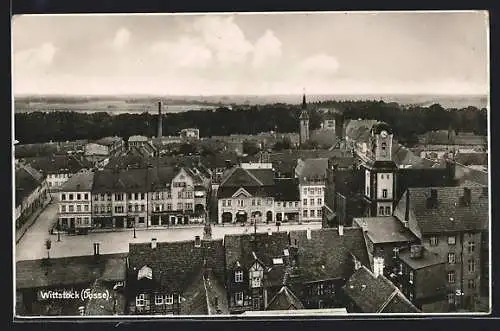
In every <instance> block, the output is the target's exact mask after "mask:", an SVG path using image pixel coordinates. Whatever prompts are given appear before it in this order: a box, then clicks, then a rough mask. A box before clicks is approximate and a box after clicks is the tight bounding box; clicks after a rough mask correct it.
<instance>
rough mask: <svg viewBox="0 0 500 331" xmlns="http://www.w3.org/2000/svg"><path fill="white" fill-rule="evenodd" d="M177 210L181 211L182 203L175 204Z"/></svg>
mask: <svg viewBox="0 0 500 331" xmlns="http://www.w3.org/2000/svg"><path fill="white" fill-rule="evenodd" d="M177 210H182V202H179V203H177Z"/></svg>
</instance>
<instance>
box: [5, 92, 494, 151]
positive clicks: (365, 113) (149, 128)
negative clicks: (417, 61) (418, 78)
mask: <svg viewBox="0 0 500 331" xmlns="http://www.w3.org/2000/svg"><path fill="white" fill-rule="evenodd" d="M325 107H334V108H337V109H339V110H341V111H342V112H343V114H344V118H345V119H358V118H362V119H377V120H381V121H385V122H387V123H388V124H390V125H391V126H392V127H393V128H394V130H395V134H396V136H397V137H398V139H399V140H400V141H401V142H406V143H408V144H411V143H412V142H415V141H416V137H417V135H418V134H421V133H424V132H427V131H430V130H445V129H448V128H450V127H452V128H454V129H456V130H458V131H473V132H475V133H476V134H480V135H486V134H487V110H486V109H477V108H475V107H468V108H464V109H444V108H443V107H441V106H440V105H438V104H434V105H432V106H430V107H419V106H416V107H403V106H400V105H398V104H396V103H385V102H383V101H344V102H333V101H330V102H321V103H316V104H313V105H311V111H310V114H311V115H310V118H311V120H310V126H311V129H316V128H318V127H319V126H320V122H321V114H320V113H319V112H318V111H317V110H316V109H317V108H325ZM298 115H299V108H298V106H291V105H285V104H274V105H264V106H245V107H244V108H239V107H233V109H232V110H229V109H227V108H224V107H221V108H217V109H215V110H205V111H188V112H183V113H172V114H166V115H164V119H163V134H164V135H178V134H179V132H180V130H182V129H183V128H189V127H196V128H199V129H200V135H201V136H204V137H209V136H218V135H229V134H257V133H259V132H266V131H271V130H277V131H278V132H297V131H298ZM156 131H157V116H156V115H155V114H148V113H143V114H119V115H110V114H108V113H105V112H95V113H78V112H68V111H67V112H48V113H44V112H32V113H17V114H15V133H16V139H17V140H19V141H20V143H22V144H27V143H35V142H46V141H50V140H52V141H65V140H75V139H97V138H101V137H104V136H110V135H118V136H121V137H123V138H125V139H127V138H128V137H129V136H131V135H134V134H141V135H146V136H154V135H156Z"/></svg>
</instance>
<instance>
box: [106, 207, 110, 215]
mask: <svg viewBox="0 0 500 331" xmlns="http://www.w3.org/2000/svg"><path fill="white" fill-rule="evenodd" d="M106 209H107V210H108V213H111V206H110V205H108V206H106Z"/></svg>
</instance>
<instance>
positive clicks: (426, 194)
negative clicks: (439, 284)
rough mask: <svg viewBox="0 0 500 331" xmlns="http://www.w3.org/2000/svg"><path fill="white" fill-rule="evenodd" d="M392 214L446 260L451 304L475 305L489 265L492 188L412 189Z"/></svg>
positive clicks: (456, 305) (423, 243)
mask: <svg viewBox="0 0 500 331" xmlns="http://www.w3.org/2000/svg"><path fill="white" fill-rule="evenodd" d="M394 216H396V217H397V218H398V219H399V220H400V221H401V222H402V223H403V225H404V226H405V227H407V228H408V229H409V230H410V231H412V233H414V234H415V235H416V236H417V237H418V238H419V239H420V241H421V243H422V245H423V246H424V247H425V249H426V250H428V251H429V252H432V253H437V254H438V255H439V256H441V257H444V258H445V259H446V261H447V263H446V266H445V268H446V274H447V275H446V276H447V282H448V284H447V285H448V295H449V301H450V305H451V306H453V307H455V309H466V310H474V307H475V305H476V303H477V301H478V298H479V296H480V295H481V288H482V282H483V280H482V279H481V275H482V274H483V273H484V271H483V270H484V267H485V264H484V263H483V262H484V257H483V256H482V255H483V252H484V250H483V249H482V248H483V247H484V246H485V240H484V238H483V237H484V236H487V233H488V228H489V198H488V187H487V186H483V187H481V186H474V187H463V186H457V187H430V188H409V189H408V190H407V191H406V192H405V193H404V194H403V197H402V198H401V199H400V201H399V203H398V205H397V207H396V210H395V212H394ZM481 269H483V270H481ZM457 293H458V294H459V295H455V294H457ZM452 299H453V300H452ZM452 301H454V302H452Z"/></svg>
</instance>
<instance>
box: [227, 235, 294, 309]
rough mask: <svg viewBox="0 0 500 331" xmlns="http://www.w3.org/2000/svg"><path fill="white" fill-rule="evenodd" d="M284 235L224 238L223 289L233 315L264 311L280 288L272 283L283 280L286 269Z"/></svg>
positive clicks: (286, 243) (287, 255)
mask: <svg viewBox="0 0 500 331" xmlns="http://www.w3.org/2000/svg"><path fill="white" fill-rule="evenodd" d="M288 246H289V242H288V235H287V234H286V232H277V233H271V232H269V233H253V234H244V235H226V236H225V237H224V248H225V259H226V261H225V262H226V289H227V292H228V294H227V295H228V299H229V300H228V303H229V311H230V313H232V314H238V313H242V312H244V311H247V310H264V308H265V307H267V305H268V303H269V302H270V300H271V299H272V298H273V296H274V294H276V292H277V291H278V290H279V288H276V287H275V286H274V285H278V286H282V285H283V284H282V282H279V281H278V284H274V283H275V282H273V281H272V279H275V278H278V279H281V281H282V280H283V277H284V274H285V268H284V267H285V266H287V265H288V258H289V255H290V254H289V251H288Z"/></svg>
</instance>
